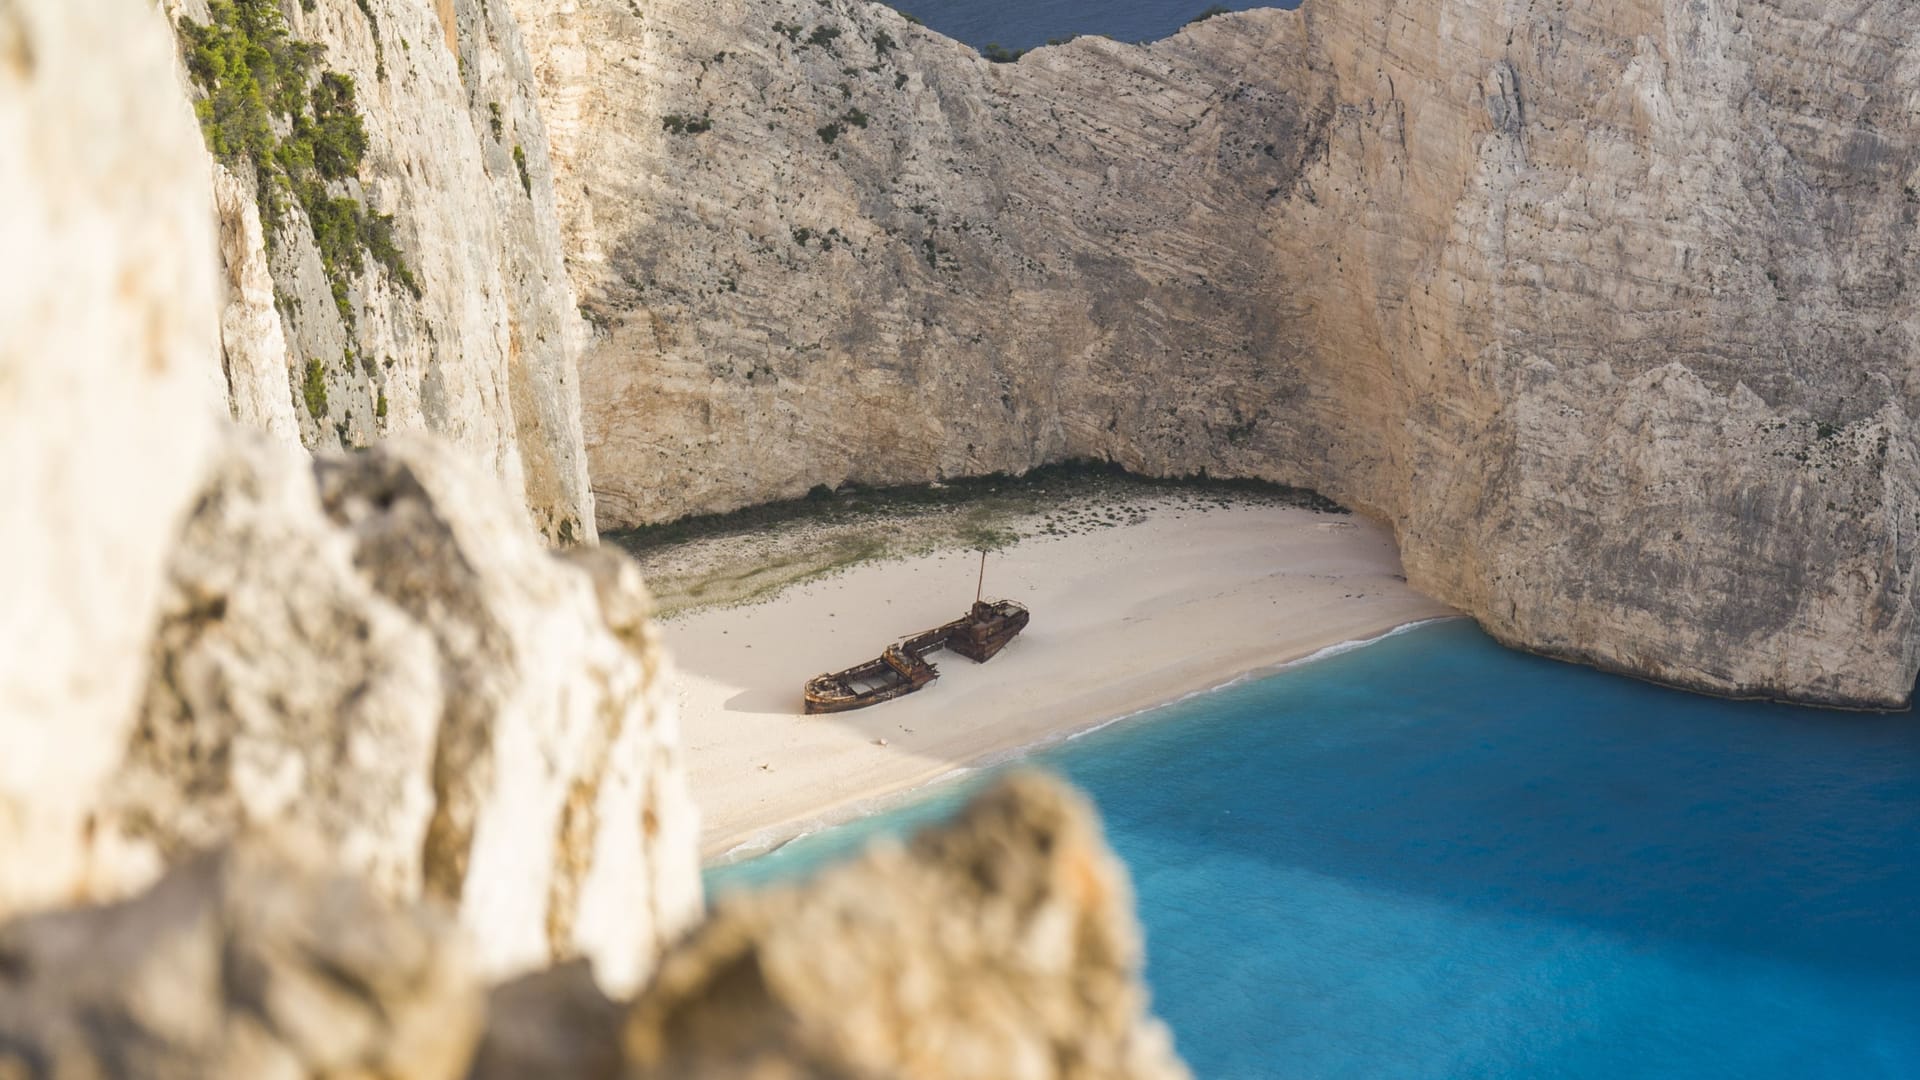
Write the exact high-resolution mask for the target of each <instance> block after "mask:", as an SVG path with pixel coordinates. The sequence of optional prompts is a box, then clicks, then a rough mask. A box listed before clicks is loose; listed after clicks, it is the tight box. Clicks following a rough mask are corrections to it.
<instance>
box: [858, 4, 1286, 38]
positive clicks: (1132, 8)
mask: <svg viewBox="0 0 1920 1080" xmlns="http://www.w3.org/2000/svg"><path fill="white" fill-rule="evenodd" d="M889 6H891V7H895V8H898V9H899V10H901V11H904V12H906V13H908V14H910V15H913V16H914V17H916V18H918V19H919V20H920V21H921V22H924V23H926V24H927V25H928V26H930V27H932V28H933V29H935V30H938V31H940V32H941V33H943V34H945V35H947V36H948V37H951V38H958V39H959V40H961V41H964V42H966V43H967V44H969V45H972V46H973V47H974V48H976V49H978V48H984V47H986V46H987V45H988V44H998V45H1004V46H1006V47H1007V48H1009V49H1030V48H1032V47H1033V46H1035V45H1043V44H1045V43H1046V42H1048V41H1051V40H1053V39H1055V38H1070V37H1075V36H1077V35H1080V34H1105V35H1106V36H1107V37H1110V38H1114V39H1115V40H1118V41H1154V40H1156V39H1159V38H1163V37H1166V36H1167V35H1169V34H1172V33H1173V32H1174V31H1176V30H1178V29H1180V27H1181V26H1182V25H1184V24H1185V23H1186V22H1187V20H1189V19H1191V18H1193V17H1194V16H1195V15H1198V14H1200V13H1201V12H1202V11H1205V10H1206V9H1207V8H1209V7H1212V6H1213V3H1212V0H899V2H898V3H890V5H889ZM1221 6H1223V7H1227V8H1231V9H1233V10H1235V11H1243V10H1246V9H1248V8H1256V7H1282V8H1294V7H1299V6H1300V0H1279V2H1277V3H1273V2H1269V3H1246V2H1244V0H1242V2H1235V3H1226V4H1222V5H1221Z"/></svg>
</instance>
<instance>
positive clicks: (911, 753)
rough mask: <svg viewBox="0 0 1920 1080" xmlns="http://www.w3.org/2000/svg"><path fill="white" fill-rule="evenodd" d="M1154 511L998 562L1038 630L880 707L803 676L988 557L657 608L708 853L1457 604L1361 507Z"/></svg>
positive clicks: (885, 628) (881, 640) (840, 657)
mask: <svg viewBox="0 0 1920 1080" xmlns="http://www.w3.org/2000/svg"><path fill="white" fill-rule="evenodd" d="M1140 509H1141V508H1137V507H1136V508H1130V512H1129V514H1128V517H1127V520H1126V521H1125V522H1124V523H1121V524H1117V525H1114V526H1113V527H1111V528H1103V529H1100V530H1097V531H1089V532H1084V533H1076V534H1072V535H1064V536H1062V535H1051V534H1044V533H1043V534H1039V535H1031V536H1028V537H1027V538H1025V539H1022V540H1020V541H1018V542H1017V543H1014V544H1013V545H1011V546H1009V547H1007V548H1006V549H1004V550H1002V551H998V552H995V553H994V554H993V555H992V556H991V557H990V558H989V562H988V569H987V580H988V586H987V592H988V593H989V594H992V595H999V596H1004V597H1007V598H1010V599H1015V600H1019V601H1021V602H1022V603H1025V604H1027V605H1028V607H1029V608H1030V609H1032V610H1033V623H1032V624H1031V625H1030V626H1029V627H1028V629H1027V631H1026V632H1025V633H1023V634H1022V635H1021V637H1019V638H1017V639H1015V640H1014V642H1013V643H1012V644H1011V645H1009V646H1008V647H1007V649H1006V650H1005V651H1004V652H1002V653H1001V654H1000V656H998V657H996V658H995V659H994V660H993V661H992V662H990V663H988V664H985V665H975V664H973V663H971V662H970V661H967V660H965V659H963V658H961V657H958V656H956V655H953V654H950V653H942V654H936V655H935V656H934V657H933V659H934V661H935V663H936V664H937V665H938V666H939V668H940V670H941V678H940V679H939V680H938V681H936V682H935V683H933V684H932V685H931V686H929V687H927V688H926V689H925V690H922V691H921V692H919V693H917V694H913V695H909V696H908V697H905V698H901V699H898V700H896V701H893V702H888V703H886V704H883V705H879V706H876V707H874V708H870V709H864V710H859V711H856V712H851V713H840V714H833V715H828V716H811V717H809V716H803V715H802V714H801V701H800V693H799V691H800V685H801V683H802V682H803V681H804V680H805V679H806V678H808V677H811V676H812V675H815V674H818V673H819V672H821V671H827V670H838V669H839V668H842V667H845V666H848V665H850V664H853V663H857V662H859V661H861V660H863V659H867V658H870V657H871V656H874V655H878V653H879V652H880V650H881V648H883V647H884V646H885V645H887V644H889V643H890V642H892V641H894V640H896V639H898V638H899V637H903V636H905V635H907V634H909V633H912V632H915V631H917V630H920V629H924V628H925V627H927V626H933V625H938V624H939V623H941V622H944V621H946V620H947V619H950V618H952V617H953V615H954V614H955V613H956V612H958V611H961V610H964V609H965V607H966V605H967V603H969V602H970V601H971V599H972V595H973V594H972V593H971V592H967V591H966V589H965V586H970V585H973V584H974V583H975V580H976V578H975V574H976V571H977V568H978V560H979V557H978V555H977V554H975V553H972V552H966V551H944V552H935V553H931V554H924V555H917V556H911V557H907V558H903V559H894V560H888V561H884V562H868V563H861V564H858V565H855V566H851V567H847V568H845V569H842V570H840V571H839V572H838V573H836V574H834V575H833V576H830V577H826V578H822V579H818V580H813V581H810V582H807V583H804V584H801V585H796V586H793V587H790V588H787V589H785V590H784V591H781V592H779V593H777V594H776V595H774V596H772V597H770V598H766V599H761V600H758V601H756V602H754V603H750V604H745V605H740V606H732V607H717V608H707V609H701V610H695V611H690V612H686V613H683V614H680V615H676V616H674V617H671V618H669V619H667V620H665V621H664V623H663V628H664V631H665V634H666V640H667V644H668V647H669V649H670V650H671V652H672V653H673V654H674V656H675V661H676V662H675V684H676V695H677V697H678V703H679V706H680V712H681V718H682V721H681V722H682V731H683V741H684V742H685V745H686V760H687V764H688V770H689V773H690V775H691V779H692V783H693V791H694V799H695V802H696V803H698V804H699V806H700V809H701V813H702V819H703V827H702V831H701V842H700V850H701V859H702V862H703V864H705V865H709V866H711V865H718V864H724V863H730V862H735V861H738V860H740V859H744V858H750V857H752V856H754V855H757V854H762V853H764V852H766V851H771V850H773V849H774V848H777V847H779V846H780V845H782V844H784V843H786V842H788V841H791V840H792V839H794V838H796V837H797V836H800V835H804V834H806V833H810V832H814V831H818V830H819V829H823V828H829V827H831V826H833V825H836V824H840V823H843V822H845V821H848V820H852V819H854V818H857V817H861V816H864V815H866V814H869V813H873V812H878V811H880V810H884V809H885V808H887V807H888V806H892V805H898V804H899V803H900V802H902V801H905V800H907V799H908V798H911V797H912V795H913V794H914V793H915V792H918V791H921V790H922V789H925V788H927V787H930V786H932V785H936V784H938V783H941V782H943V781H946V780H950V779H953V778H956V777H960V776H964V775H967V774H968V773H969V772H972V771H976V770H978V769H981V768H987V767H992V766H994V765H998V764H1002V763H1004V762H1006V761H1009V760H1014V759H1017V758H1018V757H1021V756H1024V755H1025V754H1028V753H1031V752H1033V751H1035V750H1038V749H1041V748H1044V747H1047V746H1051V745H1055V744H1058V743H1060V742H1062V741H1065V740H1068V739H1071V738H1075V737H1078V736H1080V735H1084V734H1087V733H1089V732H1091V731H1095V730H1099V729H1101V728H1104V727H1108V726H1110V725H1112V724H1115V723H1119V722H1122V721H1124V720H1126V719H1129V718H1131V717H1133V716H1137V715H1138V714H1140V713H1142V712H1146V711H1150V710H1152V709H1155V708H1159V707H1161V706H1164V705H1168V704H1171V703H1173V702H1175V701H1179V700H1183V699H1185V698H1188V697H1192V696H1194V695H1197V694H1201V693H1206V692H1209V691H1212V690H1217V689H1221V688H1223V687H1225V686H1228V685H1231V684H1233V683H1235V682H1238V681H1241V680H1244V679H1248V678H1257V677H1262V676H1264V675H1267V674H1270V673H1272V672H1274V671H1276V670H1279V669H1281V668H1285V667H1289V666H1293V665H1296V664H1300V663H1304V662H1310V661H1311V660H1312V659H1319V658H1322V657H1324V656H1326V655H1329V654H1330V652H1331V651H1335V650H1337V651H1344V650H1345V649H1348V648H1357V647H1361V646H1363V645H1364V644H1366V643H1368V642H1370V641H1373V640H1377V639H1378V638H1380V637H1382V636H1385V635H1387V634H1391V633H1395V632H1398V631H1400V630H1402V629H1403V628H1406V627H1408V626H1410V625H1413V624H1417V623H1422V622H1426V621H1430V620H1433V619H1436V618H1447V617H1452V616H1454V615H1455V614H1456V613H1455V612H1453V611H1452V610H1451V609H1449V608H1446V607H1444V606H1443V605H1441V604H1439V603H1437V602H1436V601H1433V600H1431V599H1429V598H1427V597H1426V596H1424V595H1422V594H1420V593H1418V592H1416V591H1414V590H1413V589H1412V588H1410V587H1409V586H1408V585H1407V584H1406V583H1405V581H1404V580H1403V579H1402V578H1401V577H1400V573H1399V571H1400V566H1399V558H1398V551H1397V549H1396V548H1395V547H1394V545H1393V542H1392V538H1391V536H1390V535H1389V534H1388V533H1387V532H1386V530H1385V529H1383V528H1381V527H1380V526H1378V525H1375V524H1373V523H1371V522H1368V521H1365V520H1363V519H1358V518H1354V517H1351V516H1347V515H1335V514H1328V513H1323V512H1317V511H1312V510H1305V509H1300V508H1296V507H1290V506H1283V505H1274V504H1270V503H1258V502H1253V503H1234V504H1223V505H1221V506H1219V507H1217V508H1209V509H1205V510H1201V511H1196V510H1195V509H1194V508H1193V507H1192V506H1191V505H1190V504H1186V503H1181V502H1177V501H1166V502H1156V503H1154V504H1153V505H1150V506H1147V507H1145V508H1144V511H1143V512H1134V511H1137V510H1140Z"/></svg>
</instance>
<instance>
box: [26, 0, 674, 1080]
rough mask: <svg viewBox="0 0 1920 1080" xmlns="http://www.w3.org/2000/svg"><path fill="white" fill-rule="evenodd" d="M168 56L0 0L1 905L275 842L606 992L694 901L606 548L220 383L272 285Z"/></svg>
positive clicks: (139, 877)
mask: <svg viewBox="0 0 1920 1080" xmlns="http://www.w3.org/2000/svg"><path fill="white" fill-rule="evenodd" d="M435 25H436V26H437V25H438V24H437V23H436V24H435ZM440 42H441V39H440V38H439V37H438V36H437V32H436V36H435V37H433V38H431V39H426V41H425V47H426V48H434V49H438V48H442V45H441V43H440ZM174 45H175V42H174V40H173V38H172V37H171V36H170V35H169V34H168V32H167V26H166V24H165V22H163V21H162V20H161V18H160V17H159V16H158V15H157V14H155V13H154V12H153V10H152V8H151V7H150V6H149V5H146V4H143V3H140V2H139V0H98V2H96V3H86V4H68V3H65V2H64V0H28V2H25V3H13V4H7V5H4V6H0V133H4V134H6V135H7V136H8V137H9V138H10V139H11V140H12V143H11V145H13V146H15V147H16V148H17V149H18V151H19V152H18V153H17V154H13V155H9V156H8V157H7V160H6V161H5V163H0V227H4V233H5V235H6V236H7V237H8V238H9V240H10V241H13V242H14V244H15V246H14V247H13V249H12V254H13V256H14V259H13V260H12V262H11V263H10V269H9V270H8V271H6V273H8V274H9V275H10V276H9V277H8V278H7V279H6V281H5V284H6V285H7V288H6V289H5V290H0V291H4V293H5V298H4V299H0V450H4V451H5V453H6V458H7V462H8V465H7V468H6V469H5V470H4V471H3V478H0V520H4V521H5V522H6V523H7V528H5V529H3V530H0V553H4V555H5V558H4V559H0V575H4V580H0V585H3V586H4V588H3V589H0V596H4V597H5V600H4V602H3V603H0V915H5V916H11V915H12V914H14V913H16V912H19V911H23V910H29V909H34V908H40V907H45V906H48V905H53V904H57V903H60V902H65V901H77V900H82V899H104V898H112V897H115V896H119V895H124V894H125V893H127V892H128V891H130V890H132V889H137V888H140V887H143V886H144V885H146V884H148V883H150V882H151V881H152V880H153V879H154V878H155V877H157V876H158V875H159V874H161V873H162V872H164V871H165V870H166V869H167V867H169V866H171V865H176V864H179V863H181V862H184V861H187V860H189V859H190V858H192V857H193V856H194V855H195V854H196V853H198V852H200V851H203V850H206V849H208V848H212V847H215V846H218V845H220V844H223V843H225V842H227V841H228V840H230V839H232V838H234V837H236V836H241V835H246V834H250V833H257V832H278V831H293V832H298V833H300V834H302V835H305V836H307V837H309V838H310V839H312V840H314V841H317V850H318V851H319V852H320V854H321V856H322V858H323V859H324V860H326V861H327V862H329V863H331V864H332V865H335V866H338V867H341V868H344V869H345V870H347V871H350V872H351V873H353V874H356V875H360V876H363V877H364V878H365V879H367V880H368V881H369V882H370V883H371V884H372V885H373V886H374V887H375V888H376V889H377V890H378V891H379V892H380V894H381V895H382V896H383V897H384V898H386V899H389V900H403V901H414V900H431V901H435V902H437V903H438V904H439V905H441V906H443V907H444V908H445V909H446V910H449V911H451V912H453V913H454V914H455V915H456V916H457V918H458V920H459V922H460V924H461V925H462V927H463V928H464V929H465V930H467V931H468V932H470V933H471V935H472V937H473V939H474V941H475V943H476V944H475V946H474V950H473V952H474V962H475V965H476V967H478V968H479V969H480V970H481V971H482V972H485V973H488V974H494V975H499V974H505V973H513V972H519V971H523V970H527V969H530V968H535V967H541V966H544V965H545V964H547V963H548V962H549V961H552V960H556V959H560V958H569V957H578V956H584V957H588V958H591V959H592V960H593V961H594V963H595V969H596V974H597V975H598V977H599V978H600V979H601V980H602V982H603V983H604V984H605V985H607V986H609V987H613V988H616V989H620V990H627V989H631V988H633V987H634V986H636V985H637V984H638V983H639V981H640V980H641V979H643V978H644V977H645V975H646V974H647V972H648V971H649V970H650V969H651V966H652V964H653V962H654V960H655V958H656V957H657V955H658V953H659V951H660V950H661V949H662V948H663V947H664V945H665V944H666V942H668V941H669V940H671V939H672V938H673V937H674V936H676V935H677V934H678V933H679V932H680V930H681V929H682V928H683V927H684V926H685V925H687V924H688V923H689V922H690V921H691V920H692V919H694V918H695V917H696V916H697V914H698V911H699V907H700V887H699V879H698V861H697V851H696V839H697V836H698V831H699V830H698V824H697V820H696V817H697V815H696V812H695V810H694V808H693V805H692V801H691V799H690V797H689V795H688V792H687V788H686V780H685V775H684V772H683V770H682V768H681V764H680V759H679V740H678V730H677V722H676V719H675V714H674V710H673V708H672V705H671V702H670V700H669V699H668V697H667V690H666V687H667V680H668V676H667V675H666V668H665V665H666V660H665V656H664V654H663V651H662V649H661V647H660V644H659V642H658V640H657V633H656V631H655V629H654V627H653V625H652V623H651V622H650V621H649V611H650V601H649V599H648V597H647V594H646V591H645V588H644V587H643V586H642V585H641V583H640V580H639V575H638V571H637V569H636V568H635V567H634V566H633V564H632V563H631V562H630V561H628V560H625V559H624V558H622V557H620V556H618V555H616V554H614V553H612V552H610V551H605V550H601V549H599V548H597V547H588V548H583V549H579V550H567V551H562V552H558V553H556V552H554V551H552V550H550V549H549V547H548V546H547V545H546V544H545V543H544V542H542V540H541V539H540V537H539V536H538V534H536V533H535V532H534V531H533V530H532V529H531V527H530V526H529V523H528V521H527V514H526V510H525V504H524V502H523V495H524V492H523V491H521V490H519V489H516V488H511V487H507V486H504V485H502V484H501V483H500V482H499V480H497V479H496V478H495V477H493V476H492V475H490V472H489V469H488V468H487V466H491V465H497V462H495V461H493V460H490V459H486V458H484V457H482V458H480V459H479V460H478V461H476V460H475V457H474V455H473V454H472V453H471V452H470V451H468V450H461V449H454V448H450V447H449V446H448V445H446V443H445V442H443V441H441V440H439V439H436V438H433V437H431V436H427V435H424V434H418V433H416V434H412V435H406V436H400V437H396V438H393V439H389V440H386V441H384V442H382V443H380V444H378V445H376V446H373V447H369V448H367V449H365V450H363V451H362V452H358V453H353V454H345V453H340V452H337V451H329V452H325V453H322V454H319V455H309V454H308V453H306V452H305V451H303V450H299V449H297V448H289V447H287V446H284V445H275V444H274V441H273V438H272V432H273V431H274V425H275V424H276V423H280V422H281V421H283V420H284V419H285V417H284V413H283V411H282V410H281V408H280V405H279V404H278V402H280V401H282V400H283V399H281V398H279V397H278V396H277V395H275V394H271V393H268V394H262V395H253V396H243V395H231V397H229V395H230V394H231V386H230V385H228V386H223V385H221V383H222V382H226V381H229V380H230V379H231V377H232V375H233V373H234V372H235V371H239V370H243V369H244V370H251V371H254V372H260V371H271V369H272V363H271V356H270V349H266V348H264V346H266V345H270V344H271V339H272V336H273V335H272V332H273V323H272V321H271V320H269V321H267V322H266V323H265V328H264V329H259V327H260V320H259V319H257V318H256V317H255V316H258V315H260V314H261V311H260V310H259V306H260V305H259V301H260V300H261V299H262V298H263V294H265V295H270V294H271V293H272V291H273V290H272V285H271V283H270V282H269V281H268V280H267V278H266V276H265V275H264V273H263V270H262V266H261V264H260V261H259V260H258V259H254V258H250V257H249V258H247V259H240V258H237V257H236V256H235V254H234V253H235V252H236V251H239V252H242V253H244V252H245V251H246V250H247V249H250V248H253V247H255V246H256V245H257V243H258V237H259V231H258V229H257V221H256V219H249V218H248V217H247V215H246V213H245V212H246V211H247V210H251V209H256V208H255V206H254V203H253V200H252V198H251V197H250V196H249V197H236V196H237V195H238V193H239V185H237V184H236V180H237V178H236V177H234V176H232V175H220V174H218V173H216V172H215V171H214V170H213V169H211V168H210V167H209V164H208V162H207V155H206V151H205V149H204V148H203V144H202V132H201V131H200V130H196V127H195V124H194V118H193V113H192V111H191V110H190V109H189V108H188V106H187V101H186V99H185V97H184V96H183V95H181V94H180V93H179V92H178V79H177V77H176V73H177V61H176V59H175V57H174ZM516 187H517V182H516ZM215 196H218V198H217V199H216V197H215ZM216 206H220V207H222V208H223V209H226V210H232V209H233V208H235V207H237V208H238V210H239V213H238V214H237V215H232V216H230V219H229V220H230V221H231V220H238V221H239V222H240V224H241V226H242V227H241V228H239V229H237V230H236V229H232V228H217V227H216V221H215V213H214V211H215V208H216ZM250 222H252V223H255V227H254V228H247V227H246V226H247V225H249V223H250ZM286 254H287V253H286V250H285V249H284V248H276V249H275V252H274V254H273V255H272V256H271V258H280V257H283V256H285V255H286ZM479 254H484V253H479ZM223 258H225V259H226V260H227V261H228V266H229V269H231V268H232V267H235V266H244V267H245V268H246V273H245V274H244V275H243V281H244V283H245V284H247V285H248V288H247V289H246V290H244V291H242V292H238V293H229V294H228V296H227V303H226V305H225V310H224V312H223V310H222V307H221V294H220V292H219V288H218V285H219V282H218V274H217V272H216V268H217V267H218V266H219V265H220V264H221V260H222V259H223ZM419 265H421V266H425V265H429V264H427V263H425V262H422V263H420V264H419ZM267 303H268V304H271V303H272V301H271V300H268V301H267ZM329 303H331V298H329ZM242 309H246V310H242ZM223 316H224V317H223ZM236 326H239V327H241V328H242V330H244V331H245V332H246V333H248V334H255V331H256V330H258V333H257V334H255V336H256V337H257V342H256V343H257V344H261V345H262V346H263V348H261V349H259V350H255V351H252V352H248V353H246V354H244V355H243V354H241V353H239V352H236V351H235V349H234V348H232V345H233V339H234V337H235V333H234V328H235V327H236ZM223 335H225V337H226V342H225V343H226V345H227V346H228V347H227V348H226V349H225V350H224V357H225V361H226V364H225V368H224V370H225V372H226V373H227V376H228V379H225V380H223V379H222V378H221V377H220V373H221V371H222V366H221V363H220V359H221V357H222V354H223V349H222V344H223V341H222V338H223ZM260 381H262V382H265V381H270V380H260ZM223 399H226V400H223ZM246 408H252V409H256V410H257V412H256V414H255V415H254V416H253V417H252V419H254V420H255V421H256V423H257V424H258V426H260V427H262V428H265V429H267V431H268V432H269V434H268V435H265V436H261V435H256V434H252V433H247V432H243V431H242V430H241V429H238V428H235V427H234V426H232V425H230V424H227V423H226V422H225V421H223V420H221V419H220V418H219V414H220V413H221V412H225V411H229V410H234V411H244V409H246ZM275 417H279V418H280V419H279V420H276V419H275ZM281 434H282V435H283V436H284V434H285V432H284V430H282V431H281ZM0 963H4V961H0ZM249 1075H251V1074H249Z"/></svg>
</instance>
